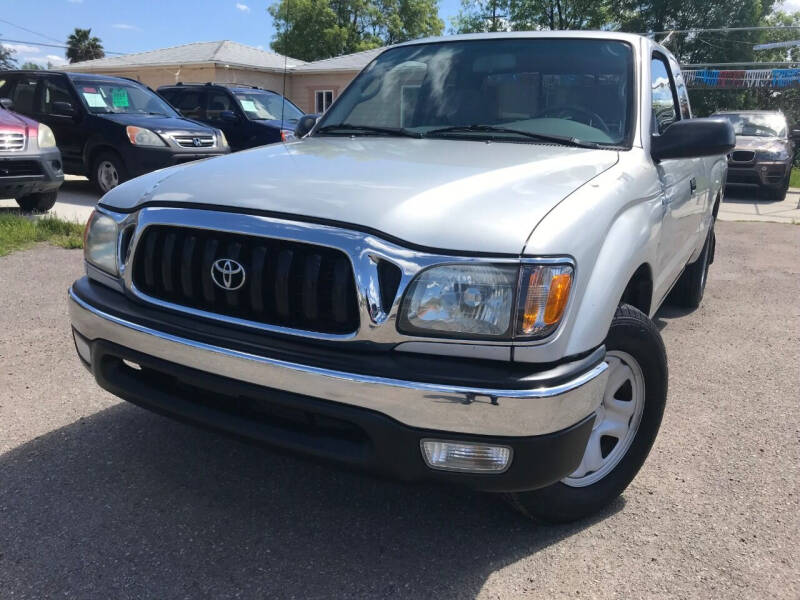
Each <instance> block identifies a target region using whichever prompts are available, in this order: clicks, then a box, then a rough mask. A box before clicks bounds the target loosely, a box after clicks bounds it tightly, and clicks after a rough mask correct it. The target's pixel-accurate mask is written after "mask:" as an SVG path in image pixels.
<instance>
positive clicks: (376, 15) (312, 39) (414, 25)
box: [267, 0, 444, 61]
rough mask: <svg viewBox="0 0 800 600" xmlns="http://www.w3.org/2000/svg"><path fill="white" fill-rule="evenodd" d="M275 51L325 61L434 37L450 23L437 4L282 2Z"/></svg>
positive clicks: (403, 0) (415, 0)
mask: <svg viewBox="0 0 800 600" xmlns="http://www.w3.org/2000/svg"><path fill="white" fill-rule="evenodd" d="M267 10H268V12H269V14H270V15H271V16H272V19H273V21H274V22H275V29H276V33H275V36H274V38H273V40H272V44H271V46H272V49H273V50H275V51H276V52H279V53H280V54H284V55H286V56H291V57H293V58H299V59H301V60H307V61H312V60H320V59H323V58H330V57H332V56H338V55H340V54H347V53H350V52H359V51H361V50H369V49H370V48H378V47H380V46H383V45H386V44H394V43H397V42H402V41H405V40H410V39H414V38H418V37H423V36H428V35H438V34H440V33H441V32H442V29H443V27H444V24H443V23H442V21H441V19H439V16H438V6H437V1H436V0H279V1H278V2H277V3H275V4H272V5H271V6H270V7H269V8H268V9H267Z"/></svg>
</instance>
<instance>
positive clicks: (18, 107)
mask: <svg viewBox="0 0 800 600" xmlns="http://www.w3.org/2000/svg"><path fill="white" fill-rule="evenodd" d="M38 83H39V80H38V78H36V77H20V78H19V79H18V80H17V85H15V86H14V90H13V91H12V92H11V100H12V101H13V102H14V110H15V111H17V112H20V113H23V114H32V113H33V104H34V102H33V101H34V98H35V96H36V86H37V85H38Z"/></svg>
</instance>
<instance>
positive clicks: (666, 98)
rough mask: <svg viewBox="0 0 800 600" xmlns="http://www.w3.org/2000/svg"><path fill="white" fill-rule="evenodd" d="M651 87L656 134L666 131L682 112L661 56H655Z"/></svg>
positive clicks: (652, 65)
mask: <svg viewBox="0 0 800 600" xmlns="http://www.w3.org/2000/svg"><path fill="white" fill-rule="evenodd" d="M650 79H651V82H650V85H651V88H652V93H653V100H652V101H653V122H652V127H653V131H654V133H659V134H660V133H664V131H665V130H666V129H667V127H669V126H670V125H672V124H673V123H674V122H675V121H677V120H678V119H679V118H680V117H679V115H680V110H679V108H678V104H677V102H676V96H675V89H674V88H673V85H672V79H671V78H670V76H669V70H668V68H667V63H666V61H665V60H664V59H663V58H662V57H661V56H660V55H657V54H656V55H653V60H652V62H651V66H650Z"/></svg>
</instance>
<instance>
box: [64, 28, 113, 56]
mask: <svg viewBox="0 0 800 600" xmlns="http://www.w3.org/2000/svg"><path fill="white" fill-rule="evenodd" d="M65 54H66V57H67V59H68V60H69V62H71V63H74V62H81V61H84V60H92V59H94V58H103V57H104V56H105V55H106V53H105V51H104V50H103V44H102V43H101V41H100V38H99V37H96V36H93V35H92V30H91V29H80V28H78V27H76V28H75V31H73V32H72V33H71V34H69V37H68V38H67V51H66V53H65Z"/></svg>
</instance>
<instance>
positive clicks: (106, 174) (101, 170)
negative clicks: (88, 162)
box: [92, 152, 128, 194]
mask: <svg viewBox="0 0 800 600" xmlns="http://www.w3.org/2000/svg"><path fill="white" fill-rule="evenodd" d="M127 179H128V172H127V170H126V169H125V164H124V163H123V162H122V159H121V158H120V157H119V156H117V155H116V154H114V153H113V152H103V153H102V154H99V155H98V156H97V158H95V160H94V163H93V165H92V181H93V182H94V185H95V187H96V188H97V190H98V191H99V192H100V193H101V194H105V193H106V192H108V191H110V190H112V189H114V188H115V187H117V186H118V185H119V184H120V183H122V182H124V181H126V180H127Z"/></svg>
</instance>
